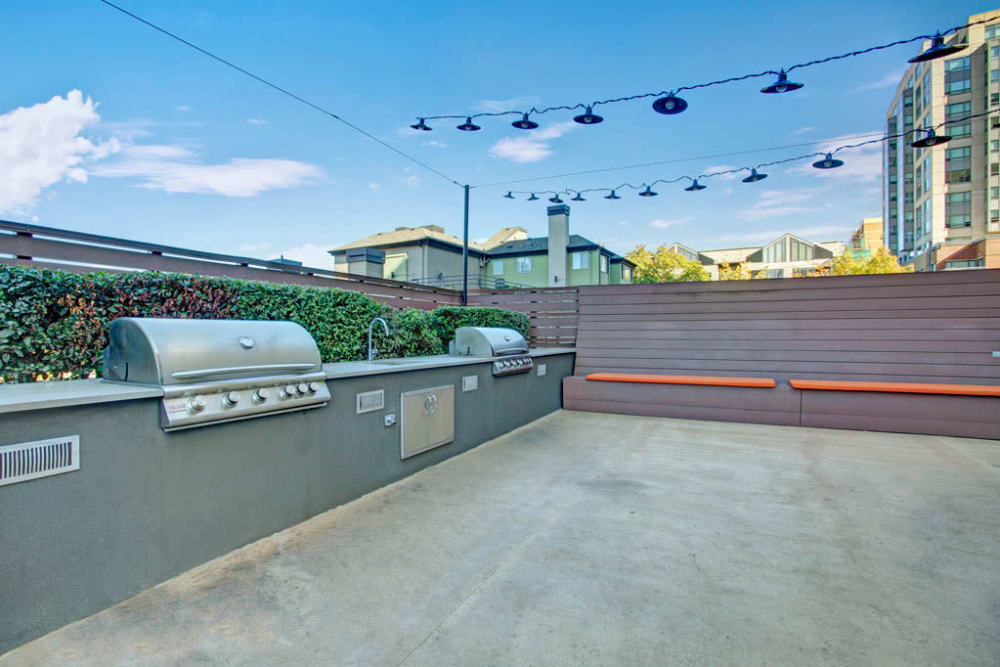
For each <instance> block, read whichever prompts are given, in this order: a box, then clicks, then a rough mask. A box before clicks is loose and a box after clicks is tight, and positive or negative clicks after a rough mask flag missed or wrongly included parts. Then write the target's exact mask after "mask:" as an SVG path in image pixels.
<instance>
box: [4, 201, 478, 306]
mask: <svg viewBox="0 0 1000 667" xmlns="http://www.w3.org/2000/svg"><path fill="white" fill-rule="evenodd" d="M3 254H9V255H13V257H0V263H3V264H15V265H21V266H37V267H43V268H49V269H59V270H62V271H74V272H78V273H85V272H90V271H107V272H111V273H121V272H125V271H135V270H144V271H164V272H172V273H186V274H191V275H200V276H218V277H226V278H239V279H241V280H260V281H263V282H272V283H291V284H295V285H310V286H313V287H335V288H337V289H346V290H352V291H355V292H362V293H364V294H365V295H366V296H369V297H371V298H372V299H375V300H376V301H379V302H381V303H384V304H386V305H389V306H393V307H396V308H420V309H423V310H431V309H433V308H436V307H438V306H442V305H457V304H460V303H461V301H462V299H461V293H460V292H458V291H456V290H450V289H443V288H438V287H428V286H426V285H417V284H415V283H404V282H399V281H396V280H384V279H381V278H369V277H367V276H360V275H355V274H348V273H339V272H335V271H330V270H327V269H318V268H310V267H304V266H295V265H290V264H285V263H282V262H274V261H268V260H261V259H254V258H251V257H239V256H236V255H223V254H219V253H211V252H202V251H200V250H189V249H186V248H175V247H172V246H163V245H157V244H153V243H142V242H139V241H129V240H126V239H118V238H114V237H110V236H98V235H96V234H85V233H82V232H73V231H68V230H63V229H55V228H51V227H41V226H37V225H27V224H24V223H16V222H8V221H4V220H0V255H3Z"/></svg>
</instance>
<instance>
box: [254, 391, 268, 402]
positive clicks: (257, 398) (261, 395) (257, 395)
mask: <svg viewBox="0 0 1000 667" xmlns="http://www.w3.org/2000/svg"><path fill="white" fill-rule="evenodd" d="M270 395H271V392H269V391H268V390H267V389H258V390H257V391H255V392H254V393H253V396H251V397H250V400H252V401H253V402H254V403H263V402H264V401H266V400H267V399H268V397H269V396H270Z"/></svg>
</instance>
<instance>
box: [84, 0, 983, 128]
mask: <svg viewBox="0 0 1000 667" xmlns="http://www.w3.org/2000/svg"><path fill="white" fill-rule="evenodd" d="M102 1H103V0H102ZM995 20H996V19H993V18H991V19H981V20H979V21H972V22H970V23H963V24H962V25H958V26H954V27H952V28H948V29H946V30H944V31H937V32H935V34H933V35H917V36H916V37H909V38H906V39H897V40H895V41H892V42H888V43H886V44H878V45H876V46H870V47H868V48H865V49H858V50H856V51H849V52H847V53H840V54H837V55H833V56H827V57H825V58H818V59H815V60H809V61H807V62H803V63H798V64H796V65H791V66H789V67H783V68H780V69H779V70H778V71H775V70H772V69H768V70H763V71H761V72H752V73H750V74H742V75H739V76H731V77H727V78H724V79H716V80H714V81H706V82H704V83H694V84H688V85H684V86H679V87H676V88H672V89H670V90H659V91H656V92H648V93H638V94H636V95H627V96H624V97H612V98H609V99H603V100H593V101H591V102H578V103H576V104H559V105H555V106H549V107H542V108H538V107H534V106H533V107H531V108H530V109H527V110H520V111H518V110H508V111H480V112H476V113H466V114H448V115H439V116H420V117H419V118H418V120H417V122H416V123H414V124H413V125H411V126H410V127H412V128H413V129H415V130H424V131H429V130H431V129H433V128H431V127H430V126H429V125H427V121H429V120H430V121H433V120H455V119H464V122H463V123H462V124H460V125H458V126H457V129H459V130H464V131H466V132H475V131H476V130H480V129H482V128H481V127H480V126H479V125H477V124H476V123H474V122H473V120H474V119H476V118H489V117H498V116H511V115H514V116H521V119H520V120H516V121H514V122H513V123H511V125H512V126H514V127H516V128H518V129H521V130H533V129H535V128H537V127H538V123H536V122H535V121H533V120H531V119H530V116H540V115H542V114H546V113H550V112H552V111H576V110H578V109H584V112H583V113H582V114H579V115H577V116H574V117H573V120H574V121H576V122H577V123H581V124H583V125H596V124H597V123H601V122H603V121H604V118H603V117H602V116H599V115H598V114H596V113H594V111H593V110H594V108H595V107H599V106H601V105H605V104H616V103H619V102H629V101H632V100H639V99H645V98H650V97H656V98H658V99H657V100H656V101H655V102H653V110H654V111H656V112H658V113H661V114H667V115H673V114H678V113H681V112H682V111H684V110H685V109H687V107H688V103H687V101H686V100H684V99H683V98H681V97H678V93H681V92H684V91H686V90H697V89H699V88H708V87H710V86H720V85H723V84H727V83H734V82H737V81H745V80H747V79H755V78H760V77H764V76H777V77H778V78H777V80H776V81H775V82H774V83H772V84H771V85H769V86H765V87H764V88H762V89H761V92H762V93H787V92H791V91H793V90H798V89H799V88H802V87H803V86H804V85H805V84H802V83H798V82H795V81H791V80H789V79H788V74H789V73H791V72H793V71H795V70H799V69H804V68H806V67H813V66H815V65H821V64H824V63H829V62H833V61H835V60H843V59H845V58H854V57H857V56H861V55H865V54H868V53H873V52H875V51H882V50H884V49H890V48H892V47H895V46H899V45H901V44H910V43H913V42H917V41H923V40H928V39H929V40H931V46H930V47H929V48H928V49H926V50H925V51H923V52H921V53H920V54H918V55H917V56H915V57H913V58H911V59H910V61H909V62H925V61H927V60H935V59H937V58H943V57H945V56H948V55H951V54H953V53H957V52H959V51H961V50H963V49H965V48H966V45H960V44H946V43H945V42H944V37H943V35H947V34H951V33H957V32H958V31H960V30H963V29H966V28H970V27H972V26H975V25H980V24H983V23H987V22H990V21H995Z"/></svg>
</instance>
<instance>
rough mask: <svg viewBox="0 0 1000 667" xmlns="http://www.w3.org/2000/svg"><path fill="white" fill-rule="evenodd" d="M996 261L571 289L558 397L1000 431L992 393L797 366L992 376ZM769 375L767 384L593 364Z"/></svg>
mask: <svg viewBox="0 0 1000 667" xmlns="http://www.w3.org/2000/svg"><path fill="white" fill-rule="evenodd" d="M998 350H1000V270H970V271H950V272H942V273H919V274H902V275H888V276H847V277H841V278H800V279H789V280H755V281H734V282H722V283H684V284H663V285H632V286H625V285H615V286H603V287H581V288H580V325H579V332H578V335H577V353H576V370H575V373H576V375H575V376H574V377H569V378H565V379H564V381H563V405H564V407H566V408H568V409H572V410H591V411H596V412H613V413H619V414H636V415H647V416H659V417H679V418H687V419H710V420H722V421H742V422H755V423H765V424H784V425H790V426H799V425H801V426H820V427H829V428H845V429H858V430H873V431H896V432H903V433H926V434H937V435H956V436H968V437H978V438H1000V399H998V398H993V397H986V396H964V395H940V394H897V393H885V392H873V391H852V392H837V391H821V390H798V389H794V388H792V387H791V386H790V385H789V383H788V381H789V380H790V379H793V378H808V379H818V380H867V381H882V382H922V383H929V384H966V385H994V386H996V385H1000V358H995V357H993V356H992V352H994V351H998ZM600 371H605V372H619V373H653V374H672V375H710V376H753V377H767V378H773V379H774V380H775V381H776V383H777V386H776V387H774V388H773V389H759V388H739V387H701V386H678V385H663V384H660V385H642V384H633V383H625V382H597V381H592V380H586V379H585V377H584V376H586V375H587V374H589V373H594V372H600Z"/></svg>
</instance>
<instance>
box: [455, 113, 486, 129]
mask: <svg viewBox="0 0 1000 667" xmlns="http://www.w3.org/2000/svg"><path fill="white" fill-rule="evenodd" d="M457 127H458V129H459V130H462V131H463V132H478V131H479V130H481V129H483V128H481V127H479V126H478V125H476V124H475V123H473V122H472V116H468V117H466V119H465V122H464V123H462V124H461V125H458V126H457Z"/></svg>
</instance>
